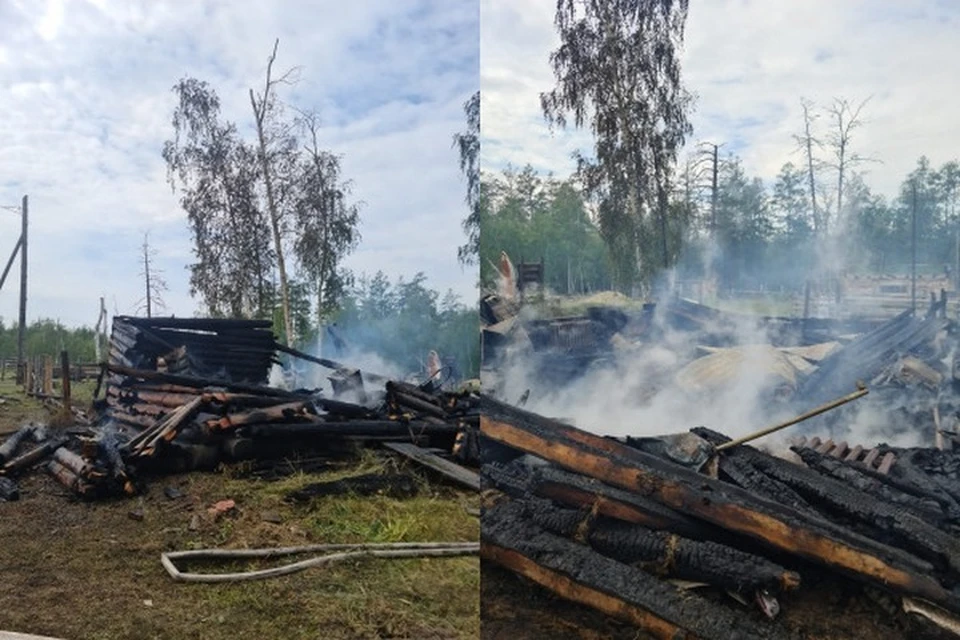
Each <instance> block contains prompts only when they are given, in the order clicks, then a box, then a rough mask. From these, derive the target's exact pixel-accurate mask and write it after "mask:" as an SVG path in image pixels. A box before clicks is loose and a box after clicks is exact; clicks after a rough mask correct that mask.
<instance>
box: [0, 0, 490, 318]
mask: <svg viewBox="0 0 960 640" xmlns="http://www.w3.org/2000/svg"><path fill="white" fill-rule="evenodd" d="M0 24H2V25H4V28H3V30H2V31H0V114H2V118H0V167H2V170H0V206H3V205H15V204H18V203H19V202H20V198H21V196H22V195H23V194H24V193H26V194H29V196H30V211H31V230H30V234H31V235H30V257H31V264H30V270H29V276H30V281H31V283H30V300H29V304H28V320H30V321H32V320H34V319H37V318H40V317H51V318H58V319H60V320H61V321H63V322H64V323H66V324H68V325H79V324H93V323H94V322H95V321H96V317H97V308H98V304H99V298H100V296H105V297H106V299H107V307H108V310H109V311H110V313H111V314H112V313H114V312H119V313H132V312H134V311H135V310H136V304H137V301H138V300H139V298H140V297H141V295H142V294H141V292H140V286H141V283H140V279H139V276H138V275H137V274H138V272H139V266H138V252H139V247H140V244H141V242H142V236H143V234H144V232H147V231H149V232H150V237H151V241H152V243H153V244H154V245H155V247H156V249H157V250H158V252H159V256H158V265H157V266H158V268H160V269H162V270H163V272H164V277H165V279H166V280H167V283H168V286H169V291H168V292H167V293H166V294H165V296H164V298H165V301H166V303H167V311H168V312H171V313H175V314H177V315H181V316H184V315H192V314H193V313H194V312H195V311H196V310H197V308H198V303H197V302H196V301H194V300H192V299H191V298H190V296H189V292H188V273H187V270H186V266H187V265H188V264H189V263H190V261H191V259H192V255H191V245H190V236H189V232H188V230H187V227H186V220H185V216H184V214H183V212H182V211H181V210H180V209H179V207H178V204H177V198H176V196H175V195H174V194H172V193H171V190H170V188H169V186H168V184H167V182H166V174H165V167H164V164H163V160H162V158H161V156H160V149H161V147H162V145H163V141H164V140H166V139H167V138H168V137H170V135H171V132H172V130H171V125H170V116H171V113H172V109H173V100H174V97H173V94H172V93H171V91H170V89H171V87H172V86H173V84H174V83H175V82H176V81H177V80H178V79H179V78H181V77H183V76H185V75H191V76H194V77H197V78H199V79H202V80H207V81H208V82H210V84H211V85H212V86H213V87H214V88H215V89H216V91H217V93H218V94H219V96H220V99H221V102H222V107H223V112H224V115H225V117H227V118H228V119H230V120H232V121H234V122H236V123H237V124H238V125H240V126H241V128H242V129H249V127H250V122H251V115H250V104H249V97H248V93H247V92H248V89H249V88H250V87H251V86H253V87H257V88H259V87H260V85H261V83H262V78H263V72H264V70H265V67H266V59H267V56H268V55H269V53H270V49H271V47H272V45H273V41H274V39H275V38H280V50H279V56H278V61H277V64H276V68H277V69H286V68H288V67H292V66H300V67H302V70H301V72H300V80H299V82H298V83H297V84H296V85H295V86H292V87H287V88H284V89H283V91H284V93H283V96H282V97H283V98H284V99H285V100H286V101H288V102H290V103H292V104H294V105H296V106H298V107H301V108H316V109H317V110H318V111H319V113H320V116H321V119H322V123H323V129H322V131H321V140H322V144H323V145H324V146H325V147H326V148H327V149H329V150H332V151H334V152H336V153H339V154H342V155H343V163H342V166H343V172H344V176H345V177H346V178H349V179H351V180H352V181H353V184H354V196H355V198H356V199H358V200H362V201H363V202H364V203H365V206H364V207H363V209H362V212H361V216H362V227H361V233H362V236H363V240H362V243H361V245H360V248H359V250H358V251H357V252H356V253H355V254H354V255H353V256H351V257H350V258H349V260H348V262H347V266H348V267H350V268H352V269H353V270H355V271H357V272H363V271H365V272H368V273H370V274H372V273H373V272H375V271H377V270H378V269H382V270H383V271H384V272H385V273H387V274H388V275H389V276H390V277H391V278H395V277H397V276H400V275H403V276H406V277H407V278H408V279H409V277H411V276H412V275H413V274H414V273H415V272H416V271H423V272H424V273H425V274H426V275H427V277H428V284H429V285H430V286H432V287H433V288H436V289H439V290H441V291H445V290H447V289H448V288H452V289H453V290H454V291H455V292H456V293H458V294H459V295H461V297H462V298H463V299H464V300H465V301H470V302H472V300H473V298H475V296H476V290H475V281H476V275H475V273H474V272H473V271H472V270H470V269H466V270H464V269H461V268H460V266H459V264H458V263H457V261H456V247H457V245H459V244H461V243H462V242H463V240H464V238H463V234H462V231H461V229H460V221H461V219H462V218H463V217H464V215H465V213H466V210H465V205H464V203H463V196H464V192H465V184H464V182H463V180H462V178H461V176H460V173H459V167H458V158H457V154H456V151H455V150H454V149H453V148H452V146H451V144H452V136H453V134H454V133H456V132H457V131H460V130H461V129H463V127H464V115H463V111H462V104H463V103H464V102H465V101H466V100H467V99H468V98H469V96H470V95H471V94H472V93H473V92H475V91H476V90H477V88H478V74H479V52H478V40H479V8H478V5H477V1H476V0H433V1H427V0H423V1H419V0H417V1H414V0H402V1H397V2H384V1H381V0H355V1H353V2H348V3H341V2H338V1H337V0H314V1H307V0H303V1H295V0H290V1H286V2H283V1H278V0H241V1H237V2H212V1H206V2H203V1H199V2H194V1H191V2H175V1H169V2H159V1H149V0H142V1H138V2H127V1H124V0H63V1H55V0H47V1H31V0H0ZM18 232H19V221H18V220H17V218H16V216H14V215H13V214H10V213H5V212H4V211H3V210H2V209H0V261H2V262H4V263H5V261H6V258H7V256H8V255H9V252H10V251H11V250H12V248H13V245H14V243H15V242H16V237H17V235H18ZM0 268H2V266H0ZM16 294H17V288H16V273H13V274H11V278H10V280H8V282H7V284H6V285H5V286H4V289H3V290H0V317H3V318H4V319H5V320H6V321H10V320H13V319H15V318H16V315H17V310H16Z"/></svg>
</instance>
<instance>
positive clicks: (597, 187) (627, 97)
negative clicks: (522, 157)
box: [481, 0, 693, 290]
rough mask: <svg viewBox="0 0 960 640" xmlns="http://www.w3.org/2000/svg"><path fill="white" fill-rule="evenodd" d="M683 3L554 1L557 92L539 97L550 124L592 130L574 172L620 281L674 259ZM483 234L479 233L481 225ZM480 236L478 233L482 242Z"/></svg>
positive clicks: (682, 134)
mask: <svg viewBox="0 0 960 640" xmlns="http://www.w3.org/2000/svg"><path fill="white" fill-rule="evenodd" d="M687 5H688V2H687V0H666V1H664V0H621V1H618V2H608V1H607V0H559V2H557V5H556V12H555V16H554V22H555V25H556V28H557V33H558V35H559V39H560V46H559V47H558V48H557V49H556V50H555V51H554V52H553V53H551V55H550V64H551V67H552V68H553V73H554V77H555V79H556V86H555V88H554V89H553V90H552V91H550V92H548V93H544V94H542V95H541V96H540V102H541V107H542V109H543V114H544V116H545V117H546V119H547V120H548V122H549V123H550V124H551V125H553V126H559V127H566V126H567V124H568V121H569V123H571V124H573V125H574V126H576V127H578V128H580V127H589V129H590V131H591V132H592V133H593V137H594V148H593V153H592V154H591V155H589V156H587V155H581V154H578V158H577V161H578V177H579V178H580V179H581V180H582V182H583V184H584V186H585V187H586V189H587V191H588V192H589V193H590V195H591V196H592V197H594V198H595V199H596V200H597V202H598V203H599V215H598V216H597V223H598V225H599V227H600V229H601V233H602V237H603V239H604V241H605V242H606V245H607V248H608V250H609V251H610V254H611V256H612V257H613V260H612V261H611V267H612V275H613V277H614V280H615V282H616V284H617V286H618V287H619V288H621V289H624V290H627V289H629V288H631V287H632V285H634V284H638V283H640V284H649V283H650V281H651V280H652V279H653V278H654V276H655V274H656V273H657V272H658V271H660V270H661V269H662V268H665V267H667V266H669V265H670V264H671V263H672V262H673V261H674V260H675V259H676V257H677V254H676V253H674V252H673V251H671V246H670V245H671V239H670V235H671V234H670V232H671V228H675V227H676V221H675V220H671V219H669V218H670V216H671V214H672V213H675V210H673V209H672V208H671V207H670V202H669V200H670V195H671V188H672V178H673V168H674V164H675V163H676V160H677V153H678V152H679V150H680V149H681V148H682V147H683V144H684V141H685V140H686V137H687V136H689V135H690V134H691V133H692V127H691V125H690V122H689V120H688V118H687V112H688V111H689V108H690V104H691V102H692V100H693V98H692V96H691V95H690V94H689V93H688V92H687V91H686V89H684V87H683V84H682V82H681V77H680V51H681V49H682V47H683V35H684V25H685V22H686V17H687ZM484 233H486V230H485V229H484ZM482 242H483V240H482V239H481V243H482Z"/></svg>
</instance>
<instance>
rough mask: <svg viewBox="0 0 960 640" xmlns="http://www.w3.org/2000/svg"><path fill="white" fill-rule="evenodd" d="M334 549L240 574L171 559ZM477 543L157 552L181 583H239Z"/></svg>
mask: <svg viewBox="0 0 960 640" xmlns="http://www.w3.org/2000/svg"><path fill="white" fill-rule="evenodd" d="M317 551H320V552H337V553H328V554H327V555H322V556H317V557H315V558H309V559H307V560H301V561H299V562H294V563H291V564H287V565H282V566H279V567H272V568H270V569H261V570H258V571H246V572H242V573H183V572H181V571H180V570H179V569H178V568H177V567H176V565H175V564H174V560H183V559H197V558H274V557H278V556H286V555H294V554H300V553H310V552H317ZM479 553H480V543H479V542H393V543H372V544H313V545H305V546H301V547H276V548H272V549H197V550H193V551H171V552H167V553H161V554H160V562H161V564H163V568H164V569H166V570H167V573H168V574H170V577H171V578H173V579H174V580H178V581H180V582H239V581H244V580H262V579H264V578H276V577H278V576H285V575H288V574H291V573H295V572H297V571H303V570H304V569H309V568H311V567H318V566H321V565H325V564H331V563H334V562H340V561H342V560H349V559H351V558H360V557H372V558H445V557H446V558H449V557H455V556H467V555H478V554H479Z"/></svg>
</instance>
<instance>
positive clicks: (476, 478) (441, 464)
mask: <svg viewBox="0 0 960 640" xmlns="http://www.w3.org/2000/svg"><path fill="white" fill-rule="evenodd" d="M383 446H385V447H387V448H388V449H390V450H392V451H395V452H397V453H399V454H400V455H402V456H406V457H408V458H410V459H411V460H413V461H414V462H417V463H419V464H422V465H423V466H425V467H430V468H431V469H433V470H434V471H436V472H438V473H442V474H443V475H445V476H447V477H448V478H450V479H451V480H454V481H456V482H459V483H460V484H462V485H464V486H465V487H469V488H470V489H473V490H474V491H480V474H478V473H475V472H473V471H470V469H466V468H464V467H461V466H460V465H458V464H454V463H453V462H450V461H449V460H444V459H443V458H441V457H440V456H437V455H434V454H432V453H430V452H429V451H425V450H424V449H422V448H420V447H418V446H417V445H415V444H410V443H409V442H384V443H383Z"/></svg>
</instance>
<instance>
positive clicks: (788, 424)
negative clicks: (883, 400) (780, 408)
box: [715, 386, 870, 451]
mask: <svg viewBox="0 0 960 640" xmlns="http://www.w3.org/2000/svg"><path fill="white" fill-rule="evenodd" d="M868 393H870V392H869V391H868V390H867V388H866V387H863V386H860V388H859V389H858V390H857V391H854V392H853V393H851V394H848V395H845V396H843V397H842V398H837V399H836V400H833V401H832V402H828V403H827V404H825V405H822V406H819V407H817V408H816V409H812V410H810V411H807V412H806V413H804V414H801V415H799V416H797V417H796V418H790V419H789V420H787V421H786V422H781V423H780V424H775V425H773V426H772V427H767V428H766V429H761V430H760V431H755V432H753V433H749V434H747V435H745V436H743V437H742V438H737V439H736V440H730V441H729V442H724V443H723V444H721V445H717V447H716V448H715V450H716V451H723V450H724V449H730V448H731V447H735V446H737V445H740V444H743V443H745V442H750V441H751V440H756V439H757V438H762V437H763V436H766V435H769V434H771V433H773V432H774V431H780V430H781V429H786V428H787V427H791V426H793V425H795V424H797V423H800V422H803V421H804V420H809V419H810V418H812V417H814V416H818V415H820V414H821V413H826V412H827V411H830V410H831V409H836V408H837V407H839V406H841V405H844V404H847V403H848V402H853V401H854V400H856V399H857V398H862V397H863V396H865V395H867V394H868Z"/></svg>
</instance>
